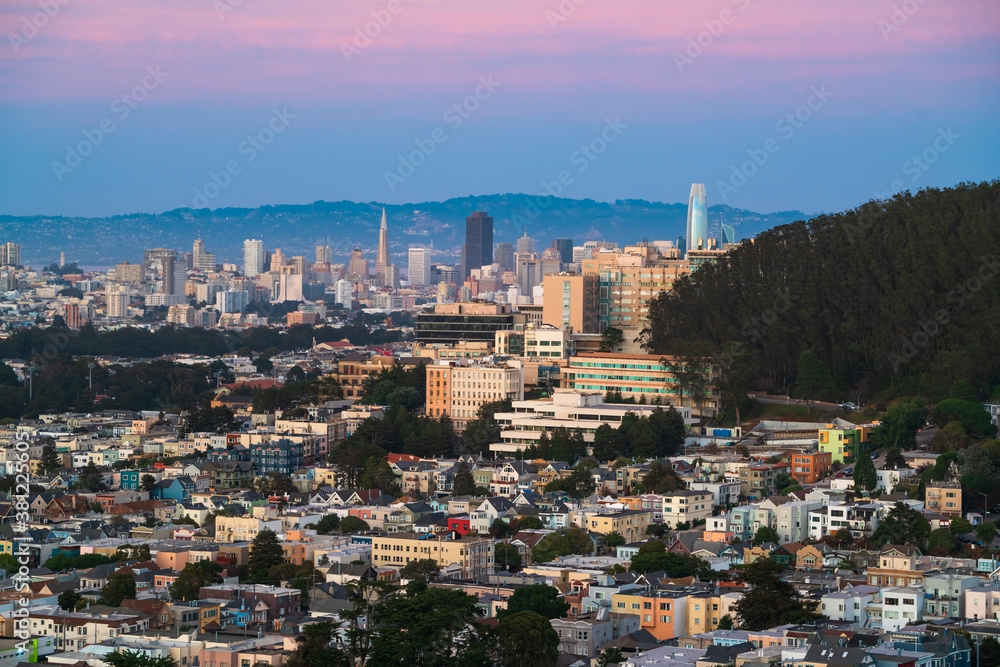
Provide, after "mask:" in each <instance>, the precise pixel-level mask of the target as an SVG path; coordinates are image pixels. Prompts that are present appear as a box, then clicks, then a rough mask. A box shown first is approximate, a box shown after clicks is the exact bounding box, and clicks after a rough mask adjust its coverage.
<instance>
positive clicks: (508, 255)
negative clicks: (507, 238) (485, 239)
mask: <svg viewBox="0 0 1000 667" xmlns="http://www.w3.org/2000/svg"><path fill="white" fill-rule="evenodd" d="M493 260H494V261H495V262H496V263H497V264H498V265H499V266H500V273H503V272H504V271H513V270H514V246H513V245H511V244H510V243H498V244H497V249H496V253H495V254H494V256H493Z"/></svg>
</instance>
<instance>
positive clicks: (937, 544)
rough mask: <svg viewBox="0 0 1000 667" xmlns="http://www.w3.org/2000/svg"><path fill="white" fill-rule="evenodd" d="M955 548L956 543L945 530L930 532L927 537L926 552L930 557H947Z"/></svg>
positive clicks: (956, 546)
mask: <svg viewBox="0 0 1000 667" xmlns="http://www.w3.org/2000/svg"><path fill="white" fill-rule="evenodd" d="M957 548H958V542H956V541H955V536H954V535H952V534H951V532H950V531H949V530H948V529H947V528H938V529H936V530H932V531H931V532H930V535H928V536H927V550H928V551H929V553H930V554H931V555H932V556H947V555H949V554H951V553H952V552H953V551H955V550H956V549H957Z"/></svg>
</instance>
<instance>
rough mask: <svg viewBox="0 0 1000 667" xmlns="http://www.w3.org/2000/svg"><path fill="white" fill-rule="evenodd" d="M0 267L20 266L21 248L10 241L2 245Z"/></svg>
mask: <svg viewBox="0 0 1000 667" xmlns="http://www.w3.org/2000/svg"><path fill="white" fill-rule="evenodd" d="M0 265H2V266H20V265H21V246H19V245H18V244H16V243H14V242H12V241H8V242H7V243H4V244H3V245H0Z"/></svg>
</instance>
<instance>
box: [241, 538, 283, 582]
mask: <svg viewBox="0 0 1000 667" xmlns="http://www.w3.org/2000/svg"><path fill="white" fill-rule="evenodd" d="M284 562H285V558H284V551H282V549H281V543H280V542H278V535H277V533H275V532H274V531H273V530H270V529H269V528H265V529H264V530H262V531H260V532H259V533H257V537H255V538H253V542H251V544H250V557H249V558H248V559H247V574H248V575H249V576H250V579H251V581H253V580H256V581H263V580H265V579H267V578H268V572H269V571H270V569H271V568H272V567H274V566H275V565H281V564H282V563H284Z"/></svg>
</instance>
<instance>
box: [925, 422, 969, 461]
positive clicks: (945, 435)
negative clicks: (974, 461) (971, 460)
mask: <svg viewBox="0 0 1000 667" xmlns="http://www.w3.org/2000/svg"><path fill="white" fill-rule="evenodd" d="M971 443H972V438H970V437H969V434H968V433H966V432H965V427H964V426H962V424H961V422H948V423H947V424H945V425H944V427H942V428H939V429H938V432H937V433H935V434H934V437H933V438H932V439H931V449H933V450H934V451H935V452H938V453H939V454H942V453H944V452H953V451H958V450H961V449H965V448H966V447H968V446H969V445H970V444H971Z"/></svg>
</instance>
